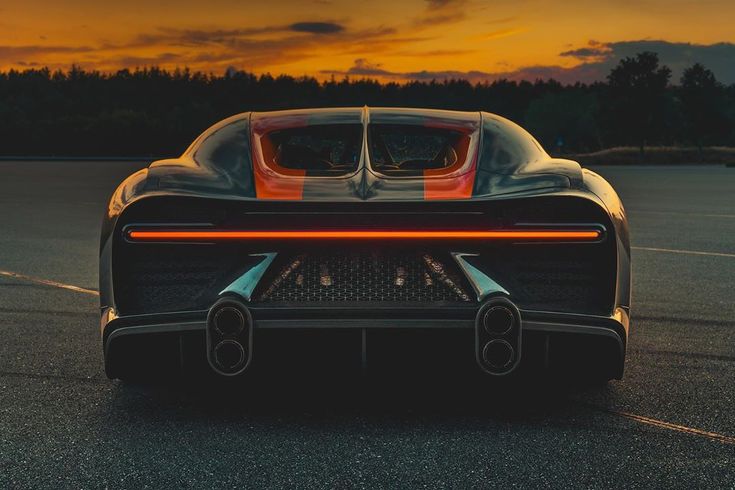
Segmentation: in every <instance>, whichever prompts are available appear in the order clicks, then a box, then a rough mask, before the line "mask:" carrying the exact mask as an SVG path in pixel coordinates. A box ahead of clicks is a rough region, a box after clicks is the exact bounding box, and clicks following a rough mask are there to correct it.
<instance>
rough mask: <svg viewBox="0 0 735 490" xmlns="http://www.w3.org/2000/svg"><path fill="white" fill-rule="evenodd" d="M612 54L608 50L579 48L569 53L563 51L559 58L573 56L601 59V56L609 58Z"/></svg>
mask: <svg viewBox="0 0 735 490" xmlns="http://www.w3.org/2000/svg"><path fill="white" fill-rule="evenodd" d="M609 53H610V50H609V49H606V48H592V47H589V48H577V49H571V50H569V51H563V52H561V53H559V56H571V57H573V58H580V59H586V58H599V57H601V56H607V55H608V54H609Z"/></svg>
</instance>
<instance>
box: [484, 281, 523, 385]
mask: <svg viewBox="0 0 735 490" xmlns="http://www.w3.org/2000/svg"><path fill="white" fill-rule="evenodd" d="M521 327H522V325H521V314H520V311H519V310H518V307H516V305H515V304H513V302H512V301H510V300H509V299H508V298H506V297H504V296H496V297H494V298H491V299H490V300H488V301H487V302H485V303H484V304H483V305H482V306H481V307H480V309H479V310H478V312H477V317H476V319H475V355H476V359H477V364H478V365H479V366H480V368H481V369H482V370H483V371H485V372H486V373H488V374H492V375H496V376H504V375H506V374H509V373H510V372H512V371H513V370H514V369H515V368H516V367H518V364H519V362H520V359H521V330H522V329H521Z"/></svg>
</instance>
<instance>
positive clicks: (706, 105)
mask: <svg viewBox="0 0 735 490" xmlns="http://www.w3.org/2000/svg"><path fill="white" fill-rule="evenodd" d="M679 93H680V99H681V105H682V112H683V115H684V118H685V120H686V129H687V130H688V132H689V135H690V138H691V140H692V141H694V143H695V144H696V145H697V147H698V148H699V151H700V154H701V152H702V145H703V144H704V143H705V142H706V141H707V142H708V141H712V140H714V138H715V137H716V136H718V135H721V134H722V133H723V128H724V127H725V121H724V115H723V113H722V110H721V102H722V85H720V84H719V83H718V82H717V79H716V78H715V75H714V73H712V72H711V71H710V70H708V69H707V68H705V67H704V66H702V65H701V64H699V63H695V64H694V65H692V66H690V67H689V68H687V69H686V70H684V73H683V75H682V77H681V84H680V89H679Z"/></svg>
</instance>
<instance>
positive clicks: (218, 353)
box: [214, 340, 246, 371]
mask: <svg viewBox="0 0 735 490" xmlns="http://www.w3.org/2000/svg"><path fill="white" fill-rule="evenodd" d="M245 355H246V354H245V348H244V347H243V346H242V344H241V343H240V342H236V341H234V340H223V341H222V342H220V343H219V344H217V345H216V346H215V347H214V360H215V362H216V363H217V365H218V366H219V367H220V368H222V369H224V370H227V371H233V370H236V369H237V368H238V367H240V366H241V365H242V363H243V362H245Z"/></svg>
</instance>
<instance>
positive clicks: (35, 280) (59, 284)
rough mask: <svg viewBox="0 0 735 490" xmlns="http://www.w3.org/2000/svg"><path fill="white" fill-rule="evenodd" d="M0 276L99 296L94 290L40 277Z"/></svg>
mask: <svg viewBox="0 0 735 490" xmlns="http://www.w3.org/2000/svg"><path fill="white" fill-rule="evenodd" d="M0 276H5V277H12V278H14V279H20V280H22V281H28V282H32V283H35V284H43V285H44V286H51V287H55V288H60V289H68V290H69V291H75V292H77V293H84V294H90V295H92V296H99V295H100V293H99V291H95V290H94V289H86V288H80V287H79V286H74V285H72V284H64V283H62V282H56V281H52V280H50V279H42V278H40V277H33V276H26V275H25V274H20V273H18V272H12V271H3V270H0Z"/></svg>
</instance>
